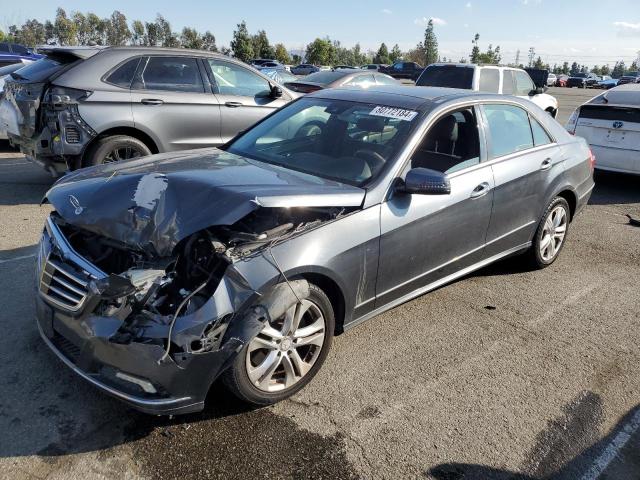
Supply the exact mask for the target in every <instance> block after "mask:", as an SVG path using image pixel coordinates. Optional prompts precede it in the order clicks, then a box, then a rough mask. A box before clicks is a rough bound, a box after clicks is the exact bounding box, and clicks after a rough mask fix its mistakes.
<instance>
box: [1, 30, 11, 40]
mask: <svg viewBox="0 0 640 480" xmlns="http://www.w3.org/2000/svg"><path fill="white" fill-rule="evenodd" d="M7 40H9V37H8V36H7V34H6V33H4V32H3V31H2V30H0V42H6V41H7Z"/></svg>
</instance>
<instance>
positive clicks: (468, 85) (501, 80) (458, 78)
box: [416, 63, 558, 118]
mask: <svg viewBox="0 0 640 480" xmlns="http://www.w3.org/2000/svg"><path fill="white" fill-rule="evenodd" d="M416 85H417V86H424V87H449V88H464V89H466V90H475V91H479V92H489V93H502V94H505V95H515V96H517V97H520V98H526V99H528V100H531V101H532V102H533V103H535V104H536V105H538V106H539V107H540V108H542V109H543V110H546V111H547V112H549V114H550V115H551V116H552V117H554V118H555V116H556V114H557V113H558V100H556V98H555V97H552V96H551V95H548V94H546V93H544V92H545V90H546V87H536V86H535V84H534V83H533V80H531V77H530V76H529V74H528V73H527V72H525V71H524V70H522V69H520V68H512V67H499V66H495V65H474V64H471V63H433V64H431V65H429V66H428V67H427V68H425V69H424V71H423V72H422V74H421V75H420V77H419V78H418V80H417V81H416Z"/></svg>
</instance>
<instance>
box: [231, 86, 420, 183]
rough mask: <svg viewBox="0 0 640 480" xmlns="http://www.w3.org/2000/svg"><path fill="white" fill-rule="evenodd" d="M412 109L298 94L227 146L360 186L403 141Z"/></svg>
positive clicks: (412, 125)
mask: <svg viewBox="0 0 640 480" xmlns="http://www.w3.org/2000/svg"><path fill="white" fill-rule="evenodd" d="M417 117H418V112H416V111H412V110H407V109H402V108H395V107H393V106H383V105H377V104H370V103H358V102H351V101H346V100H325V99H320V98H302V99H300V100H298V101H296V102H294V103H292V104H290V105H288V106H286V107H284V108H283V109H281V110H279V111H278V112H277V113H275V114H274V115H272V116H271V117H269V118H267V119H266V120H264V121H263V122H261V123H259V124H258V125H256V126H255V127H254V128H252V129H251V130H249V131H248V132H247V133H245V134H244V135H242V136H240V137H239V138H238V139H236V140H235V141H234V142H233V143H232V144H231V145H230V146H228V147H227V150H228V151H229V152H231V153H235V154H237V155H242V156H245V157H248V158H252V159H255V160H259V161H261V162H266V163H270V164H274V165H280V166H283V167H286V168H290V169H292V170H297V171H299V172H304V173H309V174H312V175H315V176H318V177H322V178H327V179H331V180H336V181H339V182H343V183H348V184H350V185H357V186H362V185H364V184H366V183H368V182H370V181H371V180H372V179H374V178H375V177H377V176H378V175H379V174H380V172H382V171H383V169H384V168H385V165H387V164H388V163H390V162H391V161H392V159H393V158H395V156H396V154H397V153H398V152H399V151H400V150H401V149H402V147H403V146H404V145H405V143H406V140H407V138H408V136H409V135H410V133H411V131H412V130H413V129H414V128H415V125H416V124H417V123H418V119H417Z"/></svg>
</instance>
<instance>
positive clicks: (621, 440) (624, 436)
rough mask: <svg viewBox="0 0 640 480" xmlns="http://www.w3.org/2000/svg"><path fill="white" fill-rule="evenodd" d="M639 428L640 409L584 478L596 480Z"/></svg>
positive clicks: (583, 479)
mask: <svg viewBox="0 0 640 480" xmlns="http://www.w3.org/2000/svg"><path fill="white" fill-rule="evenodd" d="M638 428H640V409H638V410H637V411H636V413H635V414H634V415H633V416H632V417H631V419H630V420H629V422H627V424H626V425H625V426H624V427H623V428H622V430H620V431H619V432H618V434H617V435H616V436H615V437H613V440H611V442H609V445H607V447H606V448H605V449H604V451H603V452H602V454H601V455H600V456H599V457H598V458H597V459H596V460H595V462H593V465H591V468H590V469H589V471H588V472H587V473H585V474H584V475H583V476H582V480H596V479H597V478H598V477H599V476H600V475H602V473H603V472H604V471H605V470H606V469H607V467H608V466H609V464H610V463H611V462H612V461H613V460H614V459H615V458H616V457H617V456H618V454H619V453H620V450H622V449H623V448H624V446H625V445H626V444H627V442H628V441H629V439H630V438H631V436H632V435H633V434H634V433H635V432H636V431H637V430H638Z"/></svg>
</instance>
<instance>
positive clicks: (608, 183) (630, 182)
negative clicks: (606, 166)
mask: <svg viewBox="0 0 640 480" xmlns="http://www.w3.org/2000/svg"><path fill="white" fill-rule="evenodd" d="M595 182H596V186H595V188H594V189H593V193H592V195H591V199H590V200H589V204H590V205H611V204H630V203H640V176H637V175H627V174H622V173H613V172H605V171H599V170H596V174H595Z"/></svg>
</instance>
